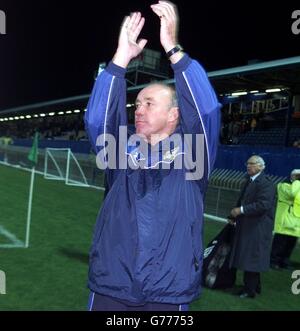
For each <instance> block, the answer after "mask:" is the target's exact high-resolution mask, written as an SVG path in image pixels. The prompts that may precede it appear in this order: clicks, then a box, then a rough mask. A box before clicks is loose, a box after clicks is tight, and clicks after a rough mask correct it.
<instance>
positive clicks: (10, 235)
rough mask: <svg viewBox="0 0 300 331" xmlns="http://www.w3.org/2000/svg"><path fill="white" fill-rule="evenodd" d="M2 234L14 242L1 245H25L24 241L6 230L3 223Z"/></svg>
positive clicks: (0, 230)
mask: <svg viewBox="0 0 300 331" xmlns="http://www.w3.org/2000/svg"><path fill="white" fill-rule="evenodd" d="M0 234H2V235H3V236H4V237H6V238H7V239H9V240H10V241H11V242H12V243H13V244H3V245H1V247H6V246H7V245H8V246H9V245H13V247H23V246H24V243H23V242H22V241H21V240H19V239H18V238H17V237H16V236H15V235H14V234H13V233H11V232H9V231H8V230H6V229H5V228H4V227H3V226H2V225H0Z"/></svg>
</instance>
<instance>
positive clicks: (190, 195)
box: [85, 54, 220, 305]
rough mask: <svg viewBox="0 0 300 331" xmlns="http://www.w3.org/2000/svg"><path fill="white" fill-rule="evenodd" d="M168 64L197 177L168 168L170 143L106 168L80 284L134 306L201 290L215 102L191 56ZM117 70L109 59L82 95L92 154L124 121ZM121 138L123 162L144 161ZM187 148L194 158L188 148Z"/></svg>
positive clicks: (176, 300)
mask: <svg viewBox="0 0 300 331" xmlns="http://www.w3.org/2000/svg"><path fill="white" fill-rule="evenodd" d="M172 68H173V70H174V74H175V85H176V93H177V97H178V104H179V109H180V124H179V125H178V127H177V129H176V131H175V133H176V134H177V135H180V136H181V137H183V136H184V134H192V135H193V136H195V135H196V134H200V135H201V137H202V138H203V139H202V141H203V144H201V146H200V147H199V146H198V147H197V148H198V149H201V153H200V155H201V163H202V170H201V174H202V176H201V178H200V179H199V178H197V179H196V180H187V177H186V173H187V172H189V170H187V169H186V167H185V166H183V167H181V169H177V167H175V166H174V163H175V161H174V157H173V155H174V154H172V153H173V152H174V151H176V153H177V152H178V150H179V147H178V146H177V147H178V149H176V148H177V147H176V143H175V145H174V144H170V146H171V147H169V150H166V146H161V144H160V145H159V146H160V147H159V148H158V149H157V150H156V152H154V154H153V155H151V158H149V159H148V158H146V159H147V161H146V162H145V161H144V163H143V166H141V167H137V168H136V169H133V168H132V167H127V169H124V167H120V166H117V169H106V178H107V183H108V186H109V192H108V195H107V196H106V198H105V200H104V202H103V206H102V209H101V210H100V212H99V215H98V219H97V223H96V226H95V232H94V238H93V243H92V247H91V250H90V269H89V281H88V287H89V288H90V289H91V290H92V291H93V292H96V293H99V294H102V295H107V296H110V297H113V298H116V299H118V300H121V301H122V300H123V301H125V302H130V303H132V304H137V305H138V304H143V303H146V302H158V303H170V304H183V303H189V302H191V301H192V300H193V299H195V298H196V297H197V296H198V295H199V293H200V290H201V269H202V256H203V247H202V226H203V197H204V193H205V188H206V185H207V181H208V177H209V173H210V172H211V170H212V167H213V163H214V160H215V157H216V151H217V145H218V137H219V120H220V116H219V114H220V111H219V109H220V104H219V103H218V101H217V98H216V95H215V92H214V90H213V88H212V86H211V85H210V83H209V80H208V78H207V75H206V73H205V71H204V69H203V68H202V67H201V65H200V64H199V63H198V62H197V61H195V60H192V59H191V58H190V57H189V56H188V55H187V54H185V55H184V57H183V58H182V59H181V60H180V61H179V62H178V63H176V64H174V65H172ZM125 73H126V70H125V69H123V68H121V67H119V66H117V65H115V64H114V63H112V62H111V63H110V64H109V65H108V66H107V68H106V69H105V70H104V71H102V72H101V73H100V75H99V76H98V78H97V81H96V83H95V86H94V89H93V92H92V95H91V97H90V100H89V104H88V109H87V112H86V115H85V124H86V129H87V131H88V134H89V139H90V142H91V143H92V145H93V146H94V149H95V151H96V152H97V153H98V156H99V155H100V154H101V151H102V152H103V149H105V148H106V147H107V145H106V147H103V146H105V142H104V140H106V136H109V134H110V135H112V136H114V137H115V138H116V139H117V141H118V138H119V126H120V125H123V126H126V125H127V116H126V81H125ZM175 133H174V134H175ZM99 137H100V138H99ZM170 138H172V136H171V137H170ZM125 140H126V139H125ZM126 143H127V142H126V141H121V142H120V143H117V144H116V148H117V152H116V153H117V155H118V156H117V159H118V158H119V157H120V156H119V155H121V157H122V155H123V154H122V153H123V152H121V154H120V150H122V151H123V150H124V154H126V157H127V159H130V162H133V163H135V162H136V163H138V162H139V161H140V160H141V159H143V158H144V156H145V155H142V156H141V153H140V152H139V148H138V147H132V146H127V147H126V148H124V146H125V145H126ZM127 144H128V143H127ZM121 145H122V146H121ZM123 145H124V146H123ZM187 150H188V148H186V147H185V146H184V148H182V149H181V150H180V151H181V152H182V153H177V154H178V155H180V156H179V157H183V156H184V154H185V152H186V151H187ZM191 150H192V154H193V159H194V158H195V155H197V153H196V152H197V151H196V149H195V146H193V147H192V148H191ZM104 154H105V153H104ZM101 155H102V154H101ZM101 157H102V156H101ZM101 157H100V158H101ZM175 159H176V157H175ZM164 160H165V162H164ZM165 163H168V164H169V169H166V168H164V167H163V164H165ZM117 164H118V162H117ZM154 165H156V167H155V166H154Z"/></svg>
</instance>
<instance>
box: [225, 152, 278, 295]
mask: <svg viewBox="0 0 300 331" xmlns="http://www.w3.org/2000/svg"><path fill="white" fill-rule="evenodd" d="M246 165H247V174H248V176H247V181H246V183H245V185H244V186H243V189H242V191H241V194H240V197H239V199H238V202H237V205H236V207H235V208H233V209H232V210H231V212H230V220H229V222H230V223H234V224H235V225H236V231H235V236H234V240H233V246H232V250H231V256H230V266H231V267H232V268H236V269H239V270H243V271H244V287H243V290H242V291H241V292H240V293H239V295H240V298H246V297H248V298H254V297H255V295H256V293H260V292H261V283H260V272H262V271H267V270H268V269H269V265H270V251H271V245H272V231H273V226H274V209H275V193H276V190H275V185H274V184H273V182H272V181H271V180H270V179H269V178H268V177H266V176H265V174H264V173H263V170H264V169H265V162H264V160H263V159H262V158H261V157H260V156H257V155H253V156H251V157H250V158H249V160H248V161H247V163H246Z"/></svg>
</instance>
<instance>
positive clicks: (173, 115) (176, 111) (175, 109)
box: [169, 107, 179, 122]
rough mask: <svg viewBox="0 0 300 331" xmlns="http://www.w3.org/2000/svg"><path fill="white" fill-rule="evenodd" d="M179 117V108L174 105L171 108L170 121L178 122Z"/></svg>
mask: <svg viewBox="0 0 300 331" xmlns="http://www.w3.org/2000/svg"><path fill="white" fill-rule="evenodd" d="M178 118H179V109H178V107H172V108H171V109H170V110H169V121H170V122H176V121H178Z"/></svg>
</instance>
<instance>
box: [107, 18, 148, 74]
mask: <svg viewBox="0 0 300 331" xmlns="http://www.w3.org/2000/svg"><path fill="white" fill-rule="evenodd" d="M144 24H145V18H144V17H142V15H141V13H139V12H135V13H132V14H131V15H130V16H126V17H125V19H124V21H123V23H122V26H121V31H120V35H119V42H118V49H117V52H116V54H115V56H114V58H113V62H114V63H115V64H117V65H119V66H120V67H123V68H126V67H127V65H128V63H129V62H130V61H131V60H132V59H133V58H135V57H136V56H138V55H139V54H140V53H141V52H142V51H143V49H144V47H145V45H146V44H147V40H146V39H139V40H138V37H139V34H140V32H141V30H142V28H143V26H144Z"/></svg>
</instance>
